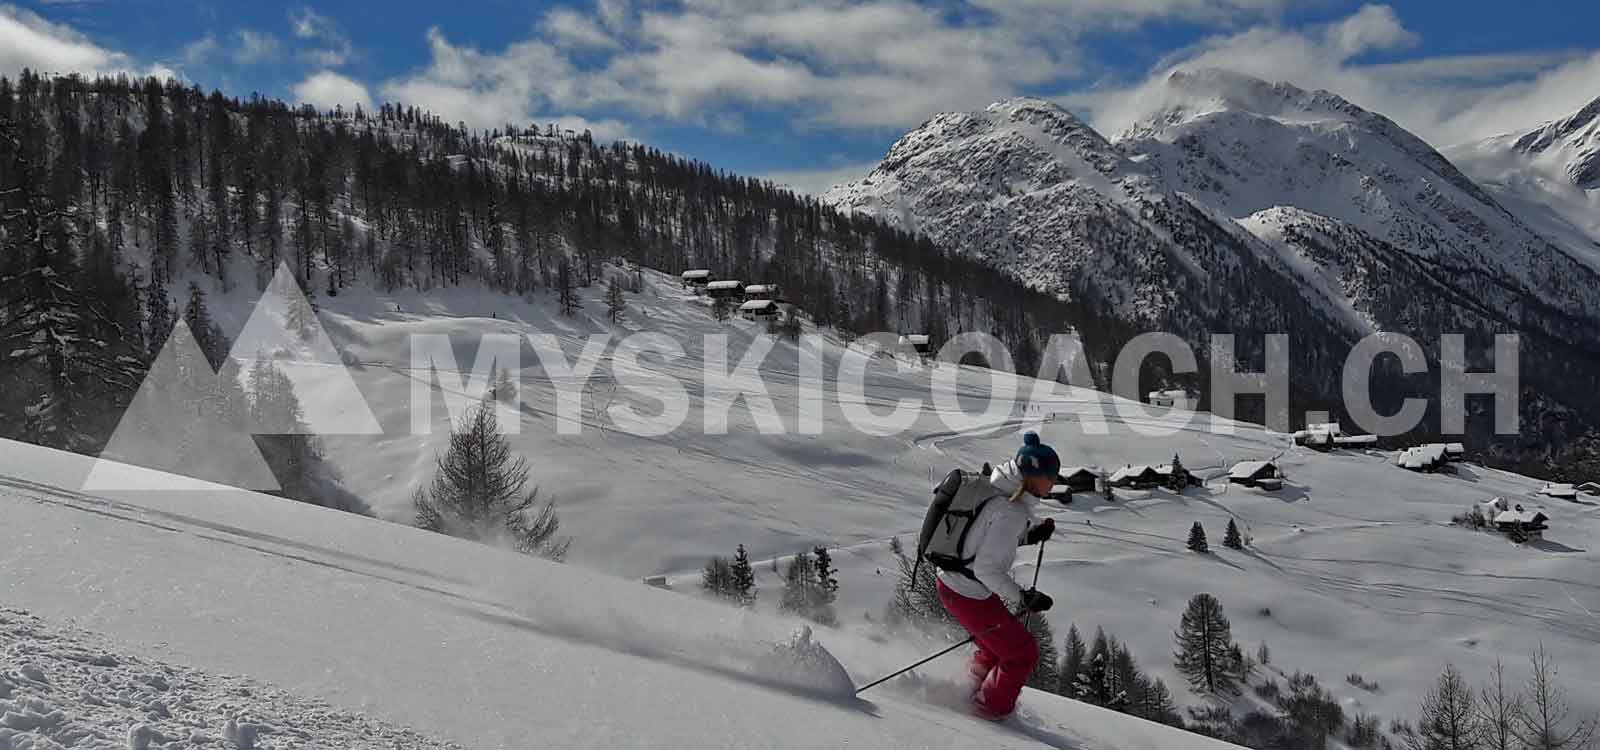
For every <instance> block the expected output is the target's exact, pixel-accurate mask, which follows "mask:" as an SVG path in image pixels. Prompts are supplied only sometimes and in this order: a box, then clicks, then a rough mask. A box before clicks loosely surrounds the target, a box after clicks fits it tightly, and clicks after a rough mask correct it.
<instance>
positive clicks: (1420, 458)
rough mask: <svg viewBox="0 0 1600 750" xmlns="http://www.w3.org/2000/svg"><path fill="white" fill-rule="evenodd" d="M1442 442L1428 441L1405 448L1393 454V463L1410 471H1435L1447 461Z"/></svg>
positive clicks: (1447, 457)
mask: <svg viewBox="0 0 1600 750" xmlns="http://www.w3.org/2000/svg"><path fill="white" fill-rule="evenodd" d="M1449 461H1450V458H1449V456H1448V454H1446V452H1445V447H1444V444H1443V443H1429V444H1427V445H1418V446H1414V447H1411V448H1407V449H1405V450H1403V451H1401V452H1400V453H1399V454H1397V455H1396V456H1395V461H1394V462H1395V465H1396V466H1399V467H1401V468H1403V469H1410V470H1411V471H1424V472H1435V471H1438V470H1440V469H1442V468H1444V465H1445V464H1447V463H1449Z"/></svg>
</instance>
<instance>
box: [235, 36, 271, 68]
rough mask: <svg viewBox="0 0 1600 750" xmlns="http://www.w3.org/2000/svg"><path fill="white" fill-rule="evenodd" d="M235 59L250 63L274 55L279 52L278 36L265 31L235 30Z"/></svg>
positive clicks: (242, 62) (241, 63)
mask: <svg viewBox="0 0 1600 750" xmlns="http://www.w3.org/2000/svg"><path fill="white" fill-rule="evenodd" d="M234 42H235V45H236V46H235V47H234V48H233V61H234V62H237V63H239V64H240V65H250V64H252V63H257V62H261V61H262V60H266V59H268V58H270V57H272V56H273V55H274V54H277V52H278V38H277V37H275V36H273V35H271V34H268V33H266V32H264V31H255V30H253V29H240V30H238V31H236V32H234Z"/></svg>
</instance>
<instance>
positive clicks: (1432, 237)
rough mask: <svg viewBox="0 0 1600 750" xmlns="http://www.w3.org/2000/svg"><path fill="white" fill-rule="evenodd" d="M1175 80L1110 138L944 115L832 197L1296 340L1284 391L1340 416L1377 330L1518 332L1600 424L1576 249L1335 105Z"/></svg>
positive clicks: (1056, 124)
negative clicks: (1353, 366)
mask: <svg viewBox="0 0 1600 750" xmlns="http://www.w3.org/2000/svg"><path fill="white" fill-rule="evenodd" d="M1167 88H1168V91H1167V100H1166V101H1167V106H1165V107H1164V108H1162V109H1161V110H1160V111H1158V112H1156V113H1155V114H1154V115H1152V116H1151V117H1149V118H1147V119H1145V120H1142V121H1140V122H1138V123H1136V124H1134V125H1133V126H1132V127H1130V128H1129V129H1128V130H1127V131H1126V132H1124V133H1123V134H1121V135H1120V136H1118V138H1117V139H1116V140H1115V141H1107V140H1106V139H1105V138H1103V137H1101V136H1100V134H1098V133H1096V132H1095V131H1093V130H1092V129H1091V128H1089V127H1088V126H1087V125H1084V124H1083V123H1082V122H1080V121H1078V120H1077V119H1076V118H1075V117H1073V116H1072V115H1071V114H1070V113H1067V112H1066V111H1065V110H1063V109H1061V108H1060V107H1057V106H1055V105H1053V104H1050V103H1048V102H1043V101H1040V100H1035V99H1018V100H1010V101H1005V102H1000V103H998V104H995V105H993V106H991V107H989V108H988V109H987V110H985V111H983V112H976V113H956V114H946V115H940V116H938V117H935V118H932V119H930V120H929V121H928V122H926V123H924V124H923V125H922V126H920V127H918V128H917V129H916V130H913V131H912V132H910V133H908V134H907V135H906V136H905V137H903V138H902V139H901V140H900V141H898V142H897V143H896V144H895V145H894V146H893V147H892V148H891V149H890V151H889V153H888V155H887V156H886V157H885V159H884V160H883V162H882V163H881V164H880V165H879V166H878V167H877V168H876V169H874V170H873V172H872V173H871V174H870V175H868V176H867V177H866V178H864V179H863V180H860V181H858V182H856V183H852V184H848V185H843V186H840V187H837V188H835V189H834V190H832V191H830V192H829V193H827V194H826V196H825V199H826V200H829V201H832V202H834V203H835V204H836V205H838V206H840V207H841V208H845V209H849V210H852V211H857V212H864V213H868V214H872V215H875V216H878V217H881V218H884V219H886V220H889V221H891V222H895V223H897V224H898V225H900V226H902V227H905V228H908V229H913V230H915V231H919V232H924V233H927V234H928V235H930V236H932V237H934V238H935V239H936V240H937V241H938V242H940V243H942V244H945V245H947V246H949V247H953V248H956V249H959V250H960V251H962V252H965V253H968V254H971V255H973V256H975V257H982V258H987V259H989V260H990V261H991V262H994V263H996V264H997V267H1001V268H1006V269H1009V270H1011V271H1012V272H1013V273H1015V274H1016V275H1017V276H1018V277H1019V278H1020V279H1023V280H1024V281H1025V282H1027V283H1029V284H1032V285H1034V286H1036V287H1039V288H1043V289H1049V290H1052V291H1057V292H1064V293H1070V294H1079V295H1084V296H1087V297H1089V298H1091V299H1103V300H1106V301H1107V302H1108V303H1110V305H1109V306H1110V309H1113V310H1115V311H1116V312H1117V313H1118V314H1119V315H1120V316H1121V317H1123V319H1125V320H1128V321H1130V322H1132V323H1134V324H1135V325H1138V326H1140V327H1143V328H1147V329H1156V330H1166V331H1169V332H1174V333H1178V334H1180V335H1183V336H1185V337H1188V338H1190V339H1191V340H1192V341H1196V342H1204V341H1205V340H1206V337H1207V335H1208V334H1210V333H1213V332H1235V333H1245V334H1250V333H1253V332H1289V333H1290V334H1291V335H1292V336H1293V342H1292V344H1291V352H1292V354H1291V356H1292V363H1291V371H1290V373H1291V380H1292V382H1293V383H1294V384H1295V385H1296V386H1297V387H1298V388H1301V389H1303V390H1304V391H1305V392H1308V393H1310V394H1313V395H1315V396H1317V397H1320V398H1323V399H1326V401H1329V402H1338V401H1339V400H1341V398H1342V396H1341V391H1340V386H1339V383H1338V382H1337V378H1333V379H1329V378H1327V377H1326V376H1327V374H1328V373H1329V372H1336V371H1337V368H1338V367H1340V366H1341V365H1342V363H1343V358H1344V354H1345V353H1346V352H1348V350H1349V349H1348V347H1349V346H1350V344H1351V342H1353V341H1354V340H1356V339H1357V338H1359V337H1360V336H1363V335H1365V334H1367V333H1370V332H1372V331H1375V330H1387V331H1400V332H1404V333H1407V334H1410V335H1412V336H1413V337H1416V338H1418V339H1419V340H1421V341H1422V343H1423V344H1424V347H1425V349H1427V350H1428V351H1429V352H1430V353H1431V356H1433V357H1435V358H1436V357H1437V356H1438V348H1437V347H1438V336H1439V334H1441V333H1465V334H1468V336H1469V337H1470V339H1471V340H1472V341H1474V342H1483V341H1487V340H1488V337H1489V336H1491V335H1493V334H1499V333H1518V334H1521V335H1522V336H1523V340H1524V347H1523V350H1522V353H1523V357H1524V359H1525V362H1526V363H1525V365H1524V367H1523V368H1522V372H1523V373H1524V377H1525V379H1526V380H1527V381H1529V382H1531V384H1532V385H1534V386H1535V387H1536V388H1538V389H1539V390H1540V391H1541V392H1543V393H1545V394H1546V395H1548V396H1550V397H1551V398H1553V399H1554V400H1555V401H1556V402H1559V403H1561V404H1564V405H1565V406H1566V407H1568V408H1570V409H1576V410H1577V411H1579V412H1580V413H1582V414H1583V415H1585V416H1584V419H1585V420H1586V421H1587V422H1588V423H1590V424H1594V423H1600V399H1597V398H1596V397H1595V393H1596V388H1597V386H1600V272H1597V270H1596V268H1600V266H1591V265H1590V262H1591V260H1592V259H1591V258H1590V256H1588V255H1586V254H1585V253H1584V252H1582V251H1581V249H1578V250H1574V249H1573V248H1571V247H1570V246H1569V245H1567V244H1566V243H1561V244H1557V243H1553V242H1552V241H1550V240H1549V239H1547V238H1546V237H1544V236H1543V235H1541V234H1539V233H1538V232H1536V231H1534V229H1533V228H1532V227H1530V225H1529V224H1528V223H1527V222H1524V221H1522V220H1521V219H1520V218H1519V217H1518V216H1516V215H1514V214H1513V213H1512V212H1510V211H1508V210H1507V209H1506V208H1505V207H1504V206H1502V205H1501V204H1500V203H1499V202H1497V201H1496V200H1495V198H1494V197H1493V195H1491V194H1490V193H1489V192H1488V191H1486V190H1485V189H1484V188H1482V187H1481V186H1479V185H1478V184H1476V183H1474V182H1473V181H1472V180H1471V179H1470V178H1468V177H1467V176H1466V175H1465V174H1464V173H1462V172H1461V171H1459V170H1458V169H1456V168H1455V166H1453V165H1452V164H1451V163H1450V162H1449V161H1448V160H1447V159H1445V158H1444V157H1443V156H1442V155H1441V154H1439V153H1438V152H1437V151H1435V150H1434V149H1433V148H1432V147H1430V146H1429V145H1428V144H1427V143H1425V142H1424V141H1422V140H1421V139H1420V138H1417V137H1416V136H1414V135H1412V134H1411V133H1408V132H1406V131H1405V130H1404V129H1402V128H1400V127H1399V126H1398V125H1396V124H1395V123H1393V122H1392V121H1390V120H1388V119H1387V118H1385V117H1383V116H1381V115H1378V114H1375V113H1371V112H1367V111H1366V110H1363V109H1361V108H1359V107H1356V106H1354V105H1352V104H1350V103H1349V102H1347V101H1345V100H1344V99H1341V98H1339V97H1338V96H1336V95H1333V94H1330V93H1327V92H1307V91H1303V90H1301V89H1298V88H1295V87H1294V86H1291V85H1288V84H1282V83H1279V84H1269V83H1266V82H1264V81H1260V80H1257V79H1253V78H1249V77H1246V76H1241V75H1237V74H1233V73H1227V72H1222V71H1202V72H1199V73H1178V74H1174V75H1173V76H1172V77H1171V79H1170V80H1169V81H1168V82H1167ZM1557 130H1559V131H1560V132H1562V133H1569V132H1571V133H1578V134H1587V132H1588V131H1587V130H1584V129H1582V128H1574V127H1570V123H1569V127H1565V128H1564V129H1563V128H1558V129H1557ZM1317 236H1321V237H1323V238H1325V239H1326V238H1331V237H1339V238H1343V239H1340V240H1339V241H1337V242H1324V243H1322V244H1321V246H1318V247H1314V246H1312V244H1309V243H1310V238H1313V237H1317ZM1346 240H1348V242H1347V241H1346ZM1418 289H1427V290H1431V291H1432V292H1433V293H1432V295H1431V296H1426V297H1420V296H1418V295H1416V294H1415V291H1416V290H1418ZM1478 345H1480V344H1478V343H1474V344H1473V346H1478ZM1474 361H1475V362H1477V363H1478V365H1477V366H1487V365H1488V362H1487V361H1486V360H1481V359H1475V360H1474ZM1534 363H1536V364H1537V365H1538V366H1537V367H1534V366H1529V364H1534ZM1549 363H1555V365H1556V366H1555V367H1554V368H1550V367H1546V366H1545V365H1547V364H1549ZM1414 387H1415V386H1405V385H1394V386H1392V390H1394V391H1395V392H1399V391H1406V390H1408V389H1410V388H1414ZM1383 388H1384V389H1386V390H1388V389H1390V386H1384V387H1383ZM1563 418H1564V417H1563ZM1538 422H1539V420H1534V424H1533V425H1532V426H1531V427H1530V429H1531V430H1532V431H1534V432H1537V431H1538V430H1540V429H1542V428H1541V427H1540V426H1539V425H1538ZM1534 439H1535V440H1536V441H1537V440H1540V439H1542V438H1538V437H1535V438H1534Z"/></svg>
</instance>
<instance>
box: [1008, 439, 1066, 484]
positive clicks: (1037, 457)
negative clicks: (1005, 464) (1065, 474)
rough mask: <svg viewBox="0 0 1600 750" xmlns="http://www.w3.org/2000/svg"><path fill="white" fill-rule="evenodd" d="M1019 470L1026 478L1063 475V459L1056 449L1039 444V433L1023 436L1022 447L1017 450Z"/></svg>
mask: <svg viewBox="0 0 1600 750" xmlns="http://www.w3.org/2000/svg"><path fill="white" fill-rule="evenodd" d="M1017 468H1018V469H1020V470H1021V471H1022V475H1023V476H1025V477H1036V476H1050V477H1053V476H1055V475H1057V474H1059V473H1061V457H1060V456H1057V455H1056V451H1055V449H1054V448H1051V447H1050V446H1048V445H1045V444H1044V443H1041V442H1039V433H1037V432H1025V433H1023V434H1022V447H1021V448H1020V449H1018V450H1017Z"/></svg>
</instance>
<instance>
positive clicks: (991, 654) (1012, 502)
mask: <svg viewBox="0 0 1600 750" xmlns="http://www.w3.org/2000/svg"><path fill="white" fill-rule="evenodd" d="M985 467H986V468H987V465H985ZM1060 470H1061V459H1060V458H1059V457H1057V456H1056V452H1055V450H1053V449H1052V448H1051V447H1050V446H1048V445H1044V444H1043V443H1041V442H1039V436H1038V435H1037V434H1035V433H1032V432H1029V433H1027V434H1025V435H1023V445H1022V448H1021V449H1020V450H1018V451H1017V455H1016V458H1014V459H1012V460H1010V461H1007V462H1005V463H1002V464H1000V465H999V466H996V467H994V468H993V469H992V470H990V471H989V472H988V473H987V474H973V473H969V472H962V471H960V470H957V471H952V472H950V474H949V475H948V476H946V477H945V479H944V481H943V482H941V483H940V484H939V486H938V487H937V488H935V490H934V502H933V507H931V508H930V509H929V510H928V515H927V517H926V518H925V519H924V520H923V525H922V534H921V536H920V537H919V538H918V554H919V555H920V556H921V557H922V558H924V559H927V560H928V561H929V562H930V563H932V564H933V565H934V566H935V567H937V568H938V569H939V572H938V574H937V578H938V583H937V584H936V586H937V588H938V594H939V602H940V603H941V604H943V605H944V608H945V609H946V610H947V611H949V612H950V615H951V616H952V617H954V618H955V619H956V621H957V622H959V623H961V626H962V627H963V628H966V630H967V632H968V633H971V634H972V637H973V641H974V642H975V643H976V644H977V651H976V652H975V653H974V654H973V655H972V662H971V664H970V665H969V666H968V674H969V675H970V676H971V678H972V681H973V695H972V700H973V704H974V711H975V713H977V715H978V716H980V717H982V718H985V719H989V720H991V721H999V720H1001V719H1004V718H1005V717H1007V716H1009V715H1010V714H1011V712H1012V711H1013V710H1015V709H1016V705H1017V694H1018V693H1020V692H1022V685H1023V683H1025V682H1027V679H1028V675H1030V674H1032V673H1033V667H1034V665H1035V664H1036V663H1037V662H1038V661H1039V645H1038V644H1037V643H1035V642H1034V640H1033V636H1032V635H1031V634H1029V633H1028V629H1027V627H1026V626H1024V625H1023V623H1022V622H1021V621H1019V620H1018V619H1017V618H1016V617H1015V616H1013V615H1012V613H1011V612H1010V611H1009V610H1008V609H1006V603H1005V600H1006V599H1009V600H1011V601H1018V602H1021V603H1022V606H1023V609H1024V610H1026V611H1029V612H1043V611H1045V610H1048V609H1050V605H1051V604H1052V602H1051V600H1050V597H1049V596H1048V595H1046V594H1043V593H1041V592H1039V591H1038V590H1036V589H1028V590H1026V591H1024V590H1023V589H1022V586H1021V585H1019V584H1018V583H1017V582H1016V581H1015V580H1014V579H1013V578H1012V577H1011V566H1012V565H1013V564H1014V563H1015V562H1016V559H1017V547H1018V546H1019V545H1027V544H1038V543H1040V542H1043V541H1044V540H1046V539H1049V538H1050V535H1051V534H1052V533H1054V532H1055V521H1054V519H1045V520H1044V521H1042V522H1040V521H1038V520H1037V517H1036V516H1035V512H1034V506H1035V501H1034V498H1040V497H1047V496H1049V494H1050V490H1051V488H1052V487H1053V486H1054V485H1055V482H1056V477H1057V474H1058V473H1059V472H1060ZM1002 597H1004V599H1002Z"/></svg>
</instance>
